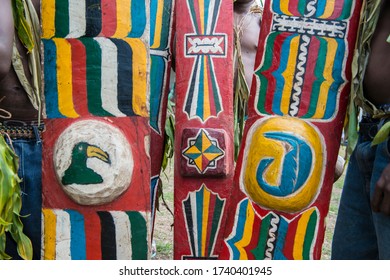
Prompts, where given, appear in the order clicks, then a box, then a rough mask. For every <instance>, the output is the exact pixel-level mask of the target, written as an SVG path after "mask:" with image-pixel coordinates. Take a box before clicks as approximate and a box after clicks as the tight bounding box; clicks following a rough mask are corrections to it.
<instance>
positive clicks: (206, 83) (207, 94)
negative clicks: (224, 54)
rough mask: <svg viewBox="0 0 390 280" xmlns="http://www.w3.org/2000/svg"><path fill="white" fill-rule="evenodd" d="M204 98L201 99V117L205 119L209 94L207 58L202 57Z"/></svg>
mask: <svg viewBox="0 0 390 280" xmlns="http://www.w3.org/2000/svg"><path fill="white" fill-rule="evenodd" d="M203 59H204V68H203V69H204V70H203V71H204V83H203V84H204V89H203V90H204V98H203V116H204V118H205V119H207V118H208V117H209V116H210V92H209V76H208V56H207V55H205V56H204V58H203Z"/></svg>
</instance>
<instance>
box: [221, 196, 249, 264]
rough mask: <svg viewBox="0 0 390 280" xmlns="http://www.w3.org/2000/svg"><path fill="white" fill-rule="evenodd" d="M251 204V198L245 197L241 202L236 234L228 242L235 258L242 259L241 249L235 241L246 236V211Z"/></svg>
mask: <svg viewBox="0 0 390 280" xmlns="http://www.w3.org/2000/svg"><path fill="white" fill-rule="evenodd" d="M248 206H249V200H248V199H245V200H243V201H242V202H240V204H239V206H238V207H239V210H238V215H237V227H236V235H235V236H233V237H232V238H231V239H229V240H228V241H227V242H226V243H227V244H228V246H229V247H230V249H232V257H233V260H239V259H240V251H239V250H238V249H237V247H236V245H235V243H237V242H238V241H240V240H241V239H242V238H243V236H244V228H245V224H246V212H247V209H248Z"/></svg>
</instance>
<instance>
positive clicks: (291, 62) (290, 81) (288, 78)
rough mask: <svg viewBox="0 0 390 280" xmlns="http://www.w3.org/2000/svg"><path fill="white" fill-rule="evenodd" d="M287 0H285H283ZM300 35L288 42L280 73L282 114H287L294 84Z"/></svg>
mask: <svg viewBox="0 0 390 280" xmlns="http://www.w3.org/2000/svg"><path fill="white" fill-rule="evenodd" d="M285 2H287V1H285ZM299 39H300V37H299V36H297V37H295V38H293V39H292V40H291V42H290V54H289V57H288V62H287V68H286V70H285V71H284V72H283V73H282V76H283V78H284V89H283V94H282V101H281V104H280V110H281V111H282V113H283V114H285V115H288V112H289V107H290V99H291V93H292V89H293V85H294V76H295V69H296V67H295V65H296V63H297V56H298V46H299Z"/></svg>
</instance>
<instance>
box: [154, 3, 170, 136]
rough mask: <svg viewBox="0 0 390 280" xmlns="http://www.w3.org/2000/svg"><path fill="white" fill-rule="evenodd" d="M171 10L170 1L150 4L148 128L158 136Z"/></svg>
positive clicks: (165, 84) (165, 85)
mask: <svg viewBox="0 0 390 280" xmlns="http://www.w3.org/2000/svg"><path fill="white" fill-rule="evenodd" d="M172 10H173V5H172V0H151V2H150V81H151V83H150V126H151V127H152V128H153V129H154V131H155V132H157V133H158V134H160V135H161V134H162V131H163V127H162V122H163V119H162V118H163V113H162V110H163V100H165V99H166V93H167V87H168V86H169V81H168V79H167V76H168V73H167V72H168V71H170V69H168V61H170V56H171V50H170V41H171V29H172V27H171V25H172V17H173V13H172Z"/></svg>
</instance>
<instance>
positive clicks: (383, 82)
mask: <svg viewBox="0 0 390 280" xmlns="http://www.w3.org/2000/svg"><path fill="white" fill-rule="evenodd" d="M389 35H390V1H389V0H383V4H382V11H381V14H380V18H379V21H378V24H377V28H376V31H375V33H374V36H373V38H372V41H371V54H370V57H369V61H368V65H367V69H366V74H365V77H364V95H365V97H366V98H367V99H368V100H370V101H371V102H372V103H374V104H375V105H380V104H386V103H389V104H390V43H387V42H386V39H387V38H388V36H389Z"/></svg>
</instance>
